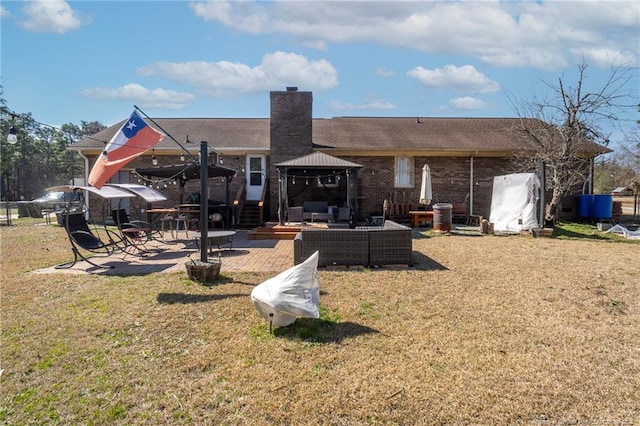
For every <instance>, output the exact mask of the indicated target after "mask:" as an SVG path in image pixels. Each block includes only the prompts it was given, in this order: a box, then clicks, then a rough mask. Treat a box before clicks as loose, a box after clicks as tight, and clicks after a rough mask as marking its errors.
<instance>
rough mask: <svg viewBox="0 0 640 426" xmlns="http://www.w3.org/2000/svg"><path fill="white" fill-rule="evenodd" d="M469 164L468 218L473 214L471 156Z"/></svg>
mask: <svg viewBox="0 0 640 426" xmlns="http://www.w3.org/2000/svg"><path fill="white" fill-rule="evenodd" d="M470 158H471V161H470V162H469V216H471V215H472V214H473V156H471V157H470Z"/></svg>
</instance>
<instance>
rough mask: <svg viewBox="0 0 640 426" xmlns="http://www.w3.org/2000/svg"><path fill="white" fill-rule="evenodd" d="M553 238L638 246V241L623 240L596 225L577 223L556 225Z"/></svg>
mask: <svg viewBox="0 0 640 426" xmlns="http://www.w3.org/2000/svg"><path fill="white" fill-rule="evenodd" d="M553 237H554V238H559V239H567V240H576V239H584V240H608V241H617V242H625V243H629V244H640V240H631V239H628V238H624V237H623V236H621V235H619V234H615V233H613V232H604V231H601V230H599V229H598V227H597V226H596V225H591V224H588V223H579V222H562V223H560V224H558V225H557V226H556V227H555V228H554V229H553Z"/></svg>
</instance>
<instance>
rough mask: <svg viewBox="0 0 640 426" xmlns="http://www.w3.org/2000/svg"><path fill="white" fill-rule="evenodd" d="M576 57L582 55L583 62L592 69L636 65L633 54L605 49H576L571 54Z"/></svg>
mask: <svg viewBox="0 0 640 426" xmlns="http://www.w3.org/2000/svg"><path fill="white" fill-rule="evenodd" d="M573 53H574V54H575V55H576V56H579V55H582V56H583V57H584V62H585V63H586V64H589V65H593V66H594V67H600V68H610V67H616V66H621V65H622V66H634V65H637V64H638V62H637V58H636V55H635V54H634V53H633V52H630V51H625V52H621V51H618V50H611V49H607V48H604V47H603V48H601V49H585V50H578V49H576V50H575V51H574V52H573Z"/></svg>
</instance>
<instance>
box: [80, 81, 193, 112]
mask: <svg viewBox="0 0 640 426" xmlns="http://www.w3.org/2000/svg"><path fill="white" fill-rule="evenodd" d="M80 94H81V95H83V96H86V97H88V98H91V99H98V100H127V101H132V102H134V103H137V104H139V105H141V106H144V107H147V108H166V109H182V108H184V107H185V106H186V105H187V104H189V103H191V102H193V101H194V100H195V96H194V95H192V94H191V93H184V92H178V91H175V90H166V89H147V88H146V87H144V86H141V85H140V84H135V83H131V84H126V85H124V86H121V87H116V88H103V87H94V88H90V89H85V90H82V91H81V92H80Z"/></svg>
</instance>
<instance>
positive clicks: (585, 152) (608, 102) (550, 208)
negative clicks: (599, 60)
mask: <svg viewBox="0 0 640 426" xmlns="http://www.w3.org/2000/svg"><path fill="white" fill-rule="evenodd" d="M586 70H587V65H584V64H583V65H580V66H578V76H577V81H576V83H575V86H571V85H567V83H566V82H565V81H564V80H563V78H562V77H561V78H559V79H558V84H557V85H556V84H551V83H545V84H546V85H547V86H548V87H549V88H550V89H551V91H552V93H553V98H552V99H551V100H540V99H534V100H533V101H529V102H526V103H524V104H522V105H521V106H518V105H516V104H515V103H514V106H515V108H516V111H517V113H518V115H519V117H520V118H521V120H520V121H519V125H518V126H516V129H515V132H516V134H517V135H519V136H520V138H521V140H522V142H523V150H522V153H521V154H519V155H518V156H517V160H518V162H519V163H520V165H521V167H522V168H523V169H525V170H529V171H531V170H538V169H539V167H540V165H544V172H545V188H546V189H547V190H549V191H551V194H552V196H551V200H549V202H548V203H547V205H546V214H545V219H546V221H547V222H555V221H556V220H557V219H558V213H559V209H558V207H559V206H560V203H561V201H562V199H563V198H564V197H566V196H567V195H569V194H571V193H572V192H573V191H574V190H575V189H576V188H581V187H582V186H583V185H584V184H585V183H586V182H588V180H589V178H590V176H589V173H590V171H591V167H590V166H591V163H592V159H593V158H594V157H595V156H597V155H599V154H603V153H606V152H610V151H611V150H609V149H608V148H607V145H608V144H609V139H608V138H609V135H608V134H606V133H605V132H604V131H603V129H602V127H601V124H602V123H603V121H608V122H612V121H615V120H617V113H619V112H620V111H621V110H622V109H624V108H627V107H628V106H629V105H626V104H625V101H626V100H627V98H629V93H627V92H626V91H625V88H626V86H627V84H628V83H629V81H630V80H631V79H632V77H633V76H632V75H631V73H630V71H629V69H623V68H616V69H613V70H612V71H611V73H610V75H609V78H608V79H607V80H606V81H605V82H604V83H603V84H602V85H601V86H600V87H599V88H598V89H596V90H588V89H587V86H586V84H585V81H586V78H587V75H586Z"/></svg>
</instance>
